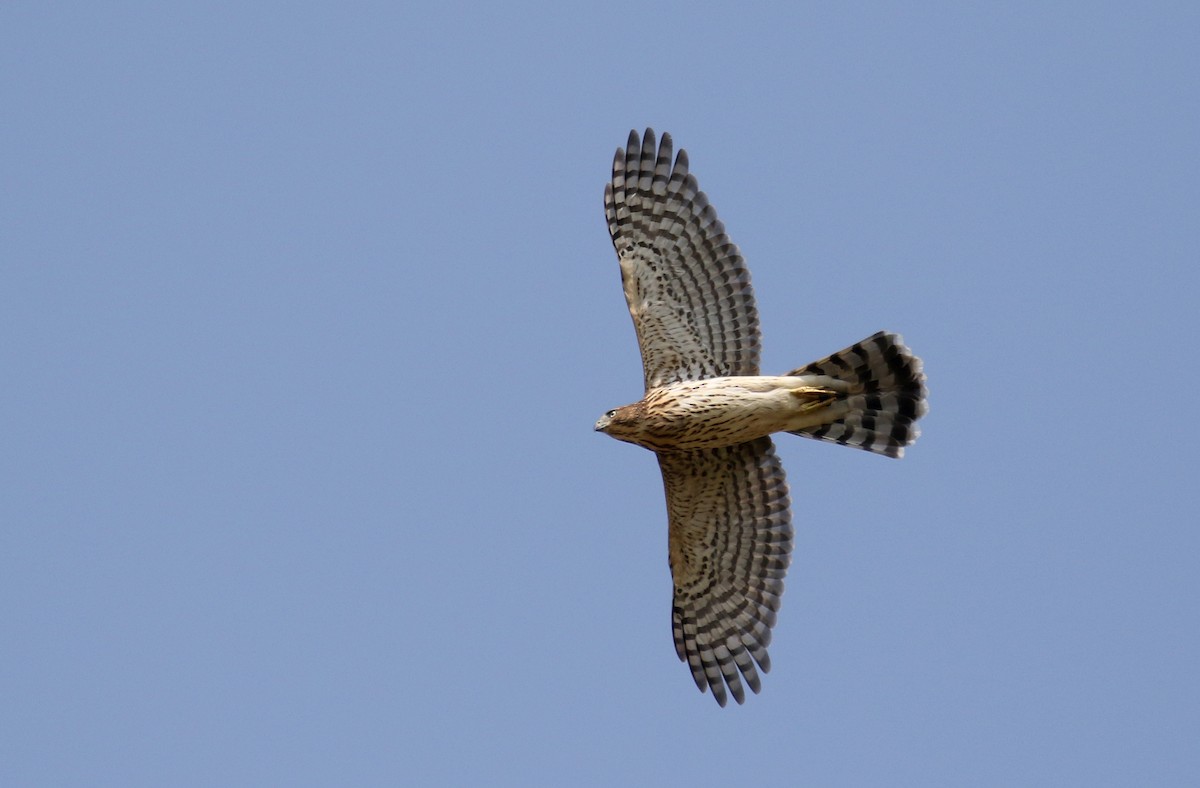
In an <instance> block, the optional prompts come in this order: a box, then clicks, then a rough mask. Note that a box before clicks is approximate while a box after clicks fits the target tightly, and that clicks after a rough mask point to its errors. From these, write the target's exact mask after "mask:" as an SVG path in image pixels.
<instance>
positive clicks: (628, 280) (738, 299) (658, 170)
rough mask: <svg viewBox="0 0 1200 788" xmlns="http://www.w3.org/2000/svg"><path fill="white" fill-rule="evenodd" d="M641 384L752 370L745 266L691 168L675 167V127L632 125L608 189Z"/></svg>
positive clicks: (684, 163) (754, 326)
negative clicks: (657, 140) (668, 130)
mask: <svg viewBox="0 0 1200 788" xmlns="http://www.w3.org/2000/svg"><path fill="white" fill-rule="evenodd" d="M604 212H605V214H606V215H607V216H608V231H609V233H610V234H611V235H612V240H613V246H614V247H615V248H616V250H617V257H618V258H619V260H620V263H621V281H622V282H623V283H624V285H625V300H626V301H627V302H628V303H629V313H630V314H631V315H632V316H633V326H634V329H636V331H637V337H638V344H639V345H640V346H641V349H642V366H643V368H644V371H645V375H646V390H647V391H649V390H650V389H652V388H655V387H657V386H662V385H665V384H667V383H675V382H678V381H681V380H700V379H703V378H711V377H722V376H726V375H757V374H758V358H759V332H758V311H757V310H756V308H755V306H754V292H753V290H752V289H751V287H750V273H749V272H748V271H747V270H746V266H745V264H744V262H743V261H742V255H741V253H740V252H739V251H738V248H737V246H735V245H734V243H733V242H732V241H730V240H729V236H727V235H726V234H725V226H724V225H723V224H722V223H721V220H720V219H718V218H717V212H716V211H715V210H714V209H713V207H712V206H711V205H709V204H708V197H706V196H705V194H704V192H702V191H700V188H699V186H698V185H697V183H696V178H695V176H693V175H691V174H690V173H689V172H688V159H687V152H686V151H682V150H681V151H679V156H678V157H677V158H676V159H675V164H674V167H672V165H671V135H669V134H663V136H662V144H661V145H659V146H658V149H657V151H656V150H655V144H654V131H653V129H646V135H645V138H644V139H643V140H642V141H641V143H640V144H639V142H638V137H637V132H630V133H629V143H628V145H627V146H626V149H625V150H621V149H620V148H618V149H617V154H616V156H615V157H614V159H613V175H612V183H610V184H608V185H607V186H605V188H604Z"/></svg>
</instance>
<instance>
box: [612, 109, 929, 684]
mask: <svg viewBox="0 0 1200 788" xmlns="http://www.w3.org/2000/svg"><path fill="white" fill-rule="evenodd" d="M604 212H605V214H606V215H607V217H608V231H609V233H610V234H611V235H612V241H613V246H614V247H615V248H616V251H617V258H618V260H619V261H620V266H621V281H622V283H623V284H624V288H625V300H626V301H627V302H628V303H629V313H630V315H632V316H633V327H634V329H635V331H636V332H637V338H638V344H639V345H640V346H641V350H642V368H643V371H644V372H645V383H646V391H645V395H644V396H643V398H642V399H641V401H639V402H635V403H633V404H632V405H625V406H624V407H620V408H616V409H614V410H610V411H608V412H607V413H605V414H604V415H603V416H601V417H600V420H599V421H597V422H596V429H597V430H599V431H600V432H604V433H607V434H608V435H611V436H612V437H614V438H616V439H618V440H622V441H627V442H629V443H635V444H637V445H639V446H644V447H646V448H647V449H650V450H651V451H653V452H655V453H656V454H657V455H658V464H659V467H660V468H661V469H662V476H663V487H664V488H665V490H666V496H667V519H668V523H669V536H668V548H669V555H670V564H671V578H672V580H673V584H674V589H675V590H674V600H673V602H672V606H671V622H672V630H673V633H674V637H675V650H676V652H677V653H678V654H679V659H680V660H682V661H685V662H687V664H688V667H689V668H690V669H691V671H692V678H693V679H695V681H696V686H697V687H699V688H700V691H701V692H705V691H707V690H708V689H711V690H712V693H713V697H715V698H716V700H717V703H719V704H720V705H722V706H724V705H725V703H726V700H727V692H728V694H732V695H733V697H734V700H736V701H737V702H738V703H742V702H743V701H744V700H745V698H746V694H745V690H744V687H745V686H748V687H750V689H751V690H752V691H754V692H758V691H759V686H760V684H759V675H758V674H759V672H760V671H761V672H763V673H766V672H767V671H768V670H770V667H771V663H770V659H769V658H768V656H767V646H768V645H769V644H770V642H771V627H772V626H774V624H775V614H776V612H777V611H778V610H779V602H780V597H781V596H782V594H783V578H784V575H785V574H786V573H787V568H788V563H789V561H790V556H791V550H792V524H791V514H790V512H789V510H788V507H789V503H788V489H787V483H786V481H785V480H784V473H783V467H782V466H781V465H780V463H779V459H778V458H777V457H776V456H775V449H774V445H773V444H772V442H771V437H770V436H771V433H774V432H790V433H792V434H793V435H801V436H803V437H806V438H816V439H818V440H823V441H832V442H834V443H840V444H842V445H843V446H853V447H856V448H859V449H866V450H867V451H871V452H875V453H877V454H883V455H886V456H888V457H900V456H901V455H902V454H903V453H904V447H905V446H907V445H909V444H910V443H912V442H913V441H914V440H916V438H917V435H918V430H917V427H916V421H917V419H919V418H921V416H922V415H924V413H925V410H926V406H925V376H924V374H923V373H922V371H921V362H920V360H919V359H918V358H917V357H916V356H914V355H913V354H912V353H911V352H909V350H908V348H906V347H905V346H904V345H903V344H902V342H901V340H900V337H898V336H896V335H895V334H889V333H886V332H882V331H881V332H879V333H877V334H874V335H872V336H870V337H867V338H866V339H864V340H862V341H861V342H858V343H856V344H854V345H851V346H850V347H848V348H846V349H845V350H842V351H839V352H837V353H834V354H833V355H831V356H829V357H828V358H823V359H821V360H820V361H814V362H813V363H811V364H808V365H807V366H803V367H800V368H799V369H795V370H792V371H791V372H788V373H787V374H786V375H777V376H771V375H762V374H761V373H760V372H759V369H758V360H759V346H760V339H759V330H758V313H757V310H756V309H755V306H754V293H753V291H752V290H751V287H750V273H749V272H748V271H747V270H746V265H745V263H744V262H743V260H742V256H741V254H740V253H739V251H738V248H737V246H735V245H734V244H733V242H732V241H730V240H729V236H728V235H726V234H725V226H724V225H723V224H722V223H721V221H720V220H719V219H718V218H717V214H716V211H715V210H714V209H713V207H712V206H711V205H710V204H709V202H708V198H707V197H706V196H705V194H704V192H702V191H700V188H699V186H698V185H697V183H696V178H695V176H693V175H692V174H691V173H689V172H688V158H687V153H686V152H685V151H682V150H681V151H679V155H678V156H676V157H675V159H674V162H672V145H671V137H670V135H669V134H663V135H662V141H661V143H659V144H657V145H656V144H655V137H654V131H653V130H652V129H647V130H646V134H645V136H644V137H643V138H642V139H641V140H640V142H639V140H638V135H637V132H636V131H635V132H631V133H630V135H629V142H628V143H627V145H626V147H625V149H624V150H621V149H619V148H618V149H617V154H616V157H615V158H614V159H613V167H612V182H611V183H609V184H608V185H607V186H605V188H604Z"/></svg>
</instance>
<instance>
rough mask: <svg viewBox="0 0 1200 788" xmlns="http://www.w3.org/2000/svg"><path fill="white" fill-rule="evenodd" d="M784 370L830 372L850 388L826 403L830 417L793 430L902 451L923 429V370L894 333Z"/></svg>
mask: <svg viewBox="0 0 1200 788" xmlns="http://www.w3.org/2000/svg"><path fill="white" fill-rule="evenodd" d="M788 375H797V376H800V375H803V376H820V377H827V378H834V379H835V380H837V381H840V382H841V383H842V384H848V390H847V391H846V392H845V393H843V394H839V395H838V397H837V399H836V400H835V401H834V402H833V403H832V404H831V405H830V407H829V409H828V413H829V415H830V417H831V418H830V420H829V421H827V422H825V423H823V424H820V425H817V426H814V427H805V428H803V429H799V430H796V431H794V432H793V433H792V434H793V435H800V436H802V437H805V438H816V439H818V440H825V441H833V442H834V443H840V444H842V445H843V446H853V447H855V448H858V449H865V450H866V451H872V452H875V453H877V454H885V455H887V456H888V457H902V456H904V447H905V446H908V445H909V444H911V443H912V442H913V441H915V440H916V439H917V436H918V435H920V434H921V431H920V430H919V429H918V428H917V425H916V422H917V419H919V418H921V417H922V416H924V415H925V412H926V410H928V406H927V405H926V403H925V395H926V391H925V374H924V373H923V372H922V371H921V360H920V359H919V358H917V357H916V356H914V355H913V354H912V352H911V351H910V350H909V349H908V348H907V347H905V346H904V343H903V340H902V339H901V338H900V336H899V335H897V334H889V333H887V332H886V331H880V332H879V333H877V334H873V335H871V336H869V337H867V338H866V339H864V340H863V341H861V342H857V343H855V344H853V345H851V346H850V347H848V348H846V349H845V350H841V351H838V352H837V353H834V354H833V355H831V356H829V357H827V358H823V359H821V360H820V361H814V362H813V363H811V364H809V365H807V366H804V367H801V368H799V369H796V370H792V371H791V372H789V373H788Z"/></svg>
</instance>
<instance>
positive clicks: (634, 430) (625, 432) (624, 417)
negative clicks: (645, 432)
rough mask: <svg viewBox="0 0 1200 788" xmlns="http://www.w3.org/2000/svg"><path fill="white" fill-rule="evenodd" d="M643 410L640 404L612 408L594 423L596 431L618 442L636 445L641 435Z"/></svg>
mask: <svg viewBox="0 0 1200 788" xmlns="http://www.w3.org/2000/svg"><path fill="white" fill-rule="evenodd" d="M645 408H646V406H645V405H644V404H643V403H641V402H635V403H633V404H632V405H622V406H621V407H619V408H614V409H613V410H610V411H608V412H607V413H605V414H604V415H603V416H601V417H600V419H599V420H598V421H597V422H596V431H597V432H603V433H604V434H605V435H611V436H612V437H614V438H616V439H617V440H619V441H626V442H628V443H638V442H639V441H638V438H640V437H641V435H642V427H643V418H642V416H643V411H644V410H645Z"/></svg>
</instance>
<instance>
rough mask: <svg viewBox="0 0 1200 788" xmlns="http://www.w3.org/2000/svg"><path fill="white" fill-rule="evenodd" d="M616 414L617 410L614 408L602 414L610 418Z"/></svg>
mask: <svg viewBox="0 0 1200 788" xmlns="http://www.w3.org/2000/svg"><path fill="white" fill-rule="evenodd" d="M616 415H617V412H616V411H615V410H610V411H609V412H608V413H605V414H604V416H605V417H606V418H609V419H611V418H612V417H613V416H616Z"/></svg>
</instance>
